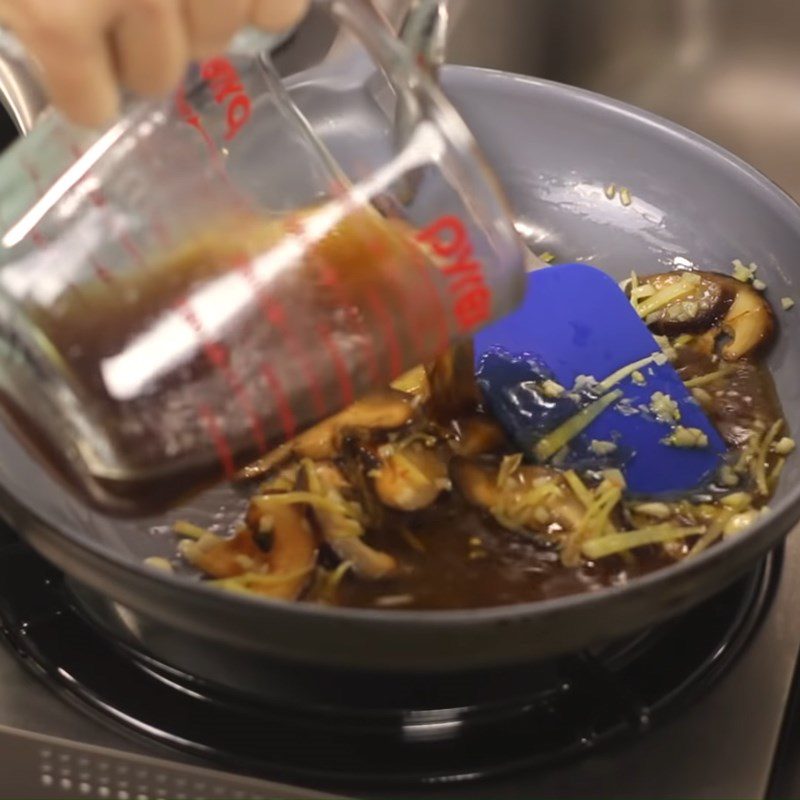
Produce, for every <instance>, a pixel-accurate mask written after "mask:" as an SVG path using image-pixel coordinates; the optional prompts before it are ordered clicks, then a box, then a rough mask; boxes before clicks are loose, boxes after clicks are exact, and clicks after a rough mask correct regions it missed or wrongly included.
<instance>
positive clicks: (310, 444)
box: [237, 388, 414, 480]
mask: <svg viewBox="0 0 800 800" xmlns="http://www.w3.org/2000/svg"><path fill="white" fill-rule="evenodd" d="M413 400H414V399H413V397H412V396H411V395H409V394H407V393H405V392H401V391H399V390H396V389H391V388H390V389H384V390H383V391H380V392H374V393H372V394H369V395H367V396H366V397H363V398H362V399H361V400H358V401H356V402H355V403H353V405H351V406H348V407H347V408H346V409H344V411H340V412H339V413H338V414H334V415H333V416H332V417H329V418H328V419H326V420H325V421H324V422H320V423H319V424H318V425H315V426H314V427H313V428H309V429H308V430H307V431H305V432H304V433H301V434H300V435H299V436H297V437H296V438H294V439H293V440H292V441H291V442H286V444H283V445H281V446H280V447H277V448H275V450H273V451H272V452H271V453H268V454H267V455H266V456H264V457H263V458H261V459H259V460H258V461H255V462H254V463H253V464H250V465H249V466H248V467H245V468H244V469H243V470H241V472H239V474H238V476H237V477H238V478H239V479H240V480H248V479H251V478H257V477H259V476H260V475H264V474H265V473H267V472H269V471H270V470H271V469H273V468H274V467H276V466H277V465H278V464H281V463H283V462H284V461H286V460H288V459H289V458H291V457H292V456H297V457H299V458H313V459H327V458H333V456H334V455H335V454H336V449H337V447H338V445H339V441H338V440H339V436H340V434H341V432H342V431H343V430H345V429H347V428H366V429H370V430H395V429H397V428H402V427H403V426H404V425H407V424H408V423H409V422H411V420H412V419H413V417H414V402H413Z"/></svg>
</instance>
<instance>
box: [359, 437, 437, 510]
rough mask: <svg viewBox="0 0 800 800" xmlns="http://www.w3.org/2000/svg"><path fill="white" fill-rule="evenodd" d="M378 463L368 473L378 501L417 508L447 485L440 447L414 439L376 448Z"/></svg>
mask: <svg viewBox="0 0 800 800" xmlns="http://www.w3.org/2000/svg"><path fill="white" fill-rule="evenodd" d="M378 458H379V459H380V466H378V467H377V468H376V469H374V470H372V471H371V473H370V475H371V477H372V479H373V482H374V486H375V493H376V494H377V495H378V498H379V499H380V501H381V502H382V503H384V504H385V505H387V506H389V507H390V508H397V509H399V510H400V511H418V510H419V509H421V508H425V507H426V506H429V505H431V503H433V502H434V501H435V500H436V498H437V497H438V496H439V495H440V494H441V493H442V491H444V490H445V489H449V488H450V479H449V478H448V477H447V461H446V459H445V458H444V457H443V454H442V453H441V450H440V449H439V448H438V447H436V446H433V447H429V446H427V445H426V444H425V443H424V442H421V441H415V442H412V443H411V444H409V445H406V446H404V445H403V444H402V443H398V444H395V445H385V446H384V447H381V448H378Z"/></svg>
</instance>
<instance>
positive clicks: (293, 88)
mask: <svg viewBox="0 0 800 800" xmlns="http://www.w3.org/2000/svg"><path fill="white" fill-rule="evenodd" d="M318 6H319V7H320V8H322V9H324V11H325V12H326V13H328V14H329V15H330V17H331V19H332V20H334V21H335V23H336V25H338V26H339V28H340V29H341V30H342V31H343V32H345V33H346V34H347V35H348V36H349V37H350V38H351V39H352V44H353V46H354V48H355V49H353V48H350V49H347V53H348V55H347V56H346V57H342V56H341V53H334V54H333V55H332V57H329V58H328V59H326V60H325V61H324V62H323V63H320V64H318V65H313V66H311V67H310V68H308V69H306V70H304V71H303V72H301V73H298V74H295V75H292V76H285V77H284V79H283V81H281V80H280V79H279V78H278V76H277V75H276V73H275V71H274V69H273V68H272V66H271V64H270V62H269V59H268V58H267V57H266V56H263V55H262V56H260V57H258V58H246V57H238V56H237V57H218V58H213V59H210V60H208V61H206V62H204V63H202V64H200V65H198V66H197V67H196V69H195V71H194V74H193V75H191V76H190V77H189V79H188V80H187V83H186V86H185V88H184V89H182V90H181V91H180V92H178V93H177V95H176V96H175V97H174V98H172V99H171V100H169V101H166V102H163V103H145V104H139V105H137V106H135V107H133V108H131V109H130V110H129V111H128V113H126V115H125V116H124V117H123V118H122V119H121V120H120V121H119V122H118V123H116V124H115V125H113V126H112V127H111V128H109V129H108V130H107V131H105V132H104V133H103V134H102V135H100V136H99V137H98V136H92V135H90V134H88V133H87V132H80V131H77V130H76V129H74V128H72V127H71V126H69V125H67V124H66V123H65V122H64V121H63V120H62V119H61V118H60V117H58V116H57V115H51V116H49V118H47V119H44V120H42V121H41V122H40V123H38V124H37V126H36V127H35V129H34V130H33V131H32V133H31V134H30V135H29V137H27V138H26V139H24V140H22V141H21V142H19V143H18V144H17V145H16V146H14V147H12V148H11V149H10V150H9V151H8V152H7V153H6V154H5V155H4V156H3V157H2V159H0V224H1V225H2V227H1V228H0V230H2V239H1V240H0V241H2V245H3V249H2V252H0V354H1V355H0V358H2V361H0V364H1V365H2V369H1V370H0V405H1V406H2V409H3V411H4V412H5V415H6V418H7V419H8V420H10V421H12V422H13V424H14V425H15V426H16V428H17V430H18V431H19V432H20V434H21V435H24V436H25V437H26V438H27V440H28V441H29V442H30V444H31V445H32V446H34V447H35V448H36V450H37V452H38V453H39V454H40V455H41V456H42V458H43V459H44V460H45V461H46V463H47V464H48V465H49V466H50V467H51V468H54V469H56V470H57V471H58V472H59V473H60V474H61V475H62V476H63V477H64V478H65V479H66V480H68V481H69V482H70V484H71V485H72V486H74V487H75V488H76V489H77V490H79V491H80V492H81V493H82V494H83V496H84V497H85V498H86V499H88V500H89V501H90V502H92V503H93V504H96V505H100V506H102V507H104V508H106V509H107V510H109V511H113V512H121V513H128V512H131V513H145V512H152V511H154V510H157V509H159V508H161V507H163V506H166V505H169V504H171V503H173V502H176V501H177V500H179V499H180V498H181V497H182V496H183V495H184V494H185V493H186V492H187V491H190V490H194V489H196V488H198V487H200V486H202V485H204V484H206V483H209V482H212V481H214V480H218V479H221V478H225V477H230V476H232V475H233V474H234V472H235V470H236V469H237V468H239V467H241V466H244V465H245V464H246V463H248V462H249V461H251V460H252V459H253V458H255V457H257V456H258V455H260V454H262V453H264V452H266V451H267V450H268V449H269V448H271V447H273V446H274V445H276V444H278V443H279V442H281V441H282V440H285V439H288V438H291V437H292V436H293V435H294V434H295V433H297V432H299V431H300V430H302V429H303V428H305V427H307V426H308V425H310V424H311V423H313V422H315V421H317V420H319V419H321V418H323V417H326V416H329V415H330V414H333V413H334V412H336V411H337V410H340V409H341V408H342V407H344V406H346V405H348V404H349V403H351V402H352V401H353V400H355V399H356V398H358V397H359V396H361V395H362V394H364V393H365V392H366V391H368V390H369V389H372V388H375V387H378V386H385V385H386V384H388V383H389V381H390V380H391V379H392V378H393V377H395V376H397V375H398V374H400V373H401V372H402V371H403V370H405V369H407V368H409V367H411V366H413V365H415V364H417V363H420V362H424V361H427V360H429V359H431V358H432V357H433V356H435V355H436V354H438V353H440V352H442V351H443V350H444V349H446V348H447V346H448V345H449V344H450V343H451V342H453V341H455V340H457V339H458V338H461V337H466V336H469V335H470V334H471V333H472V332H473V331H474V330H476V329H477V328H479V327H481V326H483V325H484V324H486V323H487V322H489V321H490V320H492V319H494V318H496V317H498V316H500V315H502V314H504V313H506V312H507V311H509V310H510V309H511V308H512V307H513V306H514V305H515V303H516V301H517V299H518V298H519V296H520V294H521V289H522V276H523V273H524V269H523V263H524V256H523V252H522V249H521V245H520V243H519V242H518V240H517V238H516V236H515V234H514V230H513V226H512V223H511V222H510V219H509V215H508V212H507V209H506V206H505V203H504V200H503V197H502V194H501V192H500V191H499V189H498V187H497V186H496V184H495V182H494V180H493V178H492V176H491V173H490V172H489V171H488V169H487V168H486V166H485V165H484V163H483V161H482V159H481V157H480V155H479V153H478V151H477V148H476V146H475V143H474V142H473V140H472V138H471V137H470V135H469V133H468V131H467V129H466V128H465V126H464V125H463V123H462V122H461V120H460V119H459V117H458V116H457V114H456V113H455V111H454V110H453V109H452V107H451V106H450V105H449V104H448V103H447V101H446V100H445V99H444V97H443V96H442V95H441V94H440V93H439V92H438V91H437V90H436V88H435V87H434V86H433V85H431V84H430V82H429V81H428V80H427V79H426V78H425V76H424V75H422V74H421V73H420V72H419V71H418V70H417V68H416V67H415V65H414V64H413V63H412V60H411V59H410V58H409V56H408V54H407V53H406V51H405V50H404V49H403V48H402V47H401V46H400V45H399V43H398V42H397V41H396V40H395V39H394V38H393V36H392V33H391V31H390V29H389V28H388V26H386V25H385V24H384V22H383V20H382V18H381V17H380V16H379V15H378V14H377V13H376V12H375V11H374V9H373V8H372V6H371V5H370V4H369V3H368V2H366V0H320V2H319V3H318ZM353 53H355V55H354V54H353ZM398 98H400V99H401V100H402V105H403V107H404V108H406V109H408V108H409V107H413V108H414V109H415V113H414V120H415V122H414V124H413V126H412V128H411V130H409V131H407V132H406V134H405V136H404V137H403V141H402V143H399V142H397V141H396V137H394V136H393V135H392V120H393V115H394V113H395V108H396V107H397V106H398ZM412 174H413V176H414V181H413V186H414V190H413V192H411V193H409V192H408V183H407V181H406V180H405V179H406V178H407V177H408V176H409V175H412Z"/></svg>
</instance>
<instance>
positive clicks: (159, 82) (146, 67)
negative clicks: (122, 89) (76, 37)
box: [111, 0, 189, 95]
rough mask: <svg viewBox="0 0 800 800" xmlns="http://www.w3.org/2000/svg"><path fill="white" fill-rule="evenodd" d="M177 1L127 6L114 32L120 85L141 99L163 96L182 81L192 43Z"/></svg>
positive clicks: (138, 0) (153, 0) (146, 1)
mask: <svg viewBox="0 0 800 800" xmlns="http://www.w3.org/2000/svg"><path fill="white" fill-rule="evenodd" d="M181 12H182V9H181V7H180V4H179V2H178V0H135V1H134V2H130V0H128V2H127V3H126V4H125V11H124V13H123V14H122V15H121V16H120V18H119V21H118V22H117V23H116V26H115V28H114V30H113V31H112V34H111V38H112V41H113V46H114V52H115V56H116V64H117V70H118V74H119V80H120V82H121V83H122V84H123V85H124V86H126V87H127V88H128V89H130V90H132V91H133V92H136V93H137V94H140V95H162V94H165V93H167V92H169V91H170V90H172V89H174V88H175V86H177V84H178V83H179V81H180V80H181V78H182V77H183V74H184V71H185V70H186V65H187V62H188V59H189V43H188V39H187V36H186V30H185V27H184V20H183V16H182V13H181Z"/></svg>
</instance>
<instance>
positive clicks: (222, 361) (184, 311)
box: [178, 301, 267, 453]
mask: <svg viewBox="0 0 800 800" xmlns="http://www.w3.org/2000/svg"><path fill="white" fill-rule="evenodd" d="M178 313H180V314H181V316H182V317H183V319H184V320H185V321H186V322H187V323H188V325H189V326H190V327H191V328H192V330H193V331H194V332H195V334H197V337H198V338H199V340H200V344H201V346H202V348H203V352H204V354H205V356H206V358H207V359H208V362H209V363H210V364H211V366H212V367H215V368H216V369H217V370H218V371H219V372H220V374H221V375H222V377H223V378H224V380H225V383H226V384H227V385H228V388H229V389H230V390H231V392H232V394H233V396H234V398H235V400H236V402H237V403H238V405H239V407H240V408H241V409H242V411H243V412H244V413H245V416H246V417H247V422H248V425H249V426H250V430H251V431H252V433H253V438H254V439H255V442H256V444H257V445H258V449H259V450H260V451H261V452H262V453H263V452H264V451H265V450H266V449H267V443H266V438H265V436H264V428H263V426H262V425H261V419H260V418H259V416H258V414H257V413H256V409H255V404H254V403H253V399H252V397H251V395H250V392H249V391H248V389H247V387H246V385H245V383H244V381H242V379H241V377H240V376H239V374H238V373H237V371H236V370H235V369H234V368H233V367H232V366H231V363H230V354H229V353H228V348H227V347H225V345H224V344H221V343H220V342H211V341H209V340H208V339H207V338H206V337H205V331H204V330H203V323H202V321H201V320H200V319H199V317H198V316H197V314H195V312H194V310H193V309H192V308H191V307H190V306H189V304H188V303H187V302H185V301H183V302H181V303H179V305H178Z"/></svg>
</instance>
